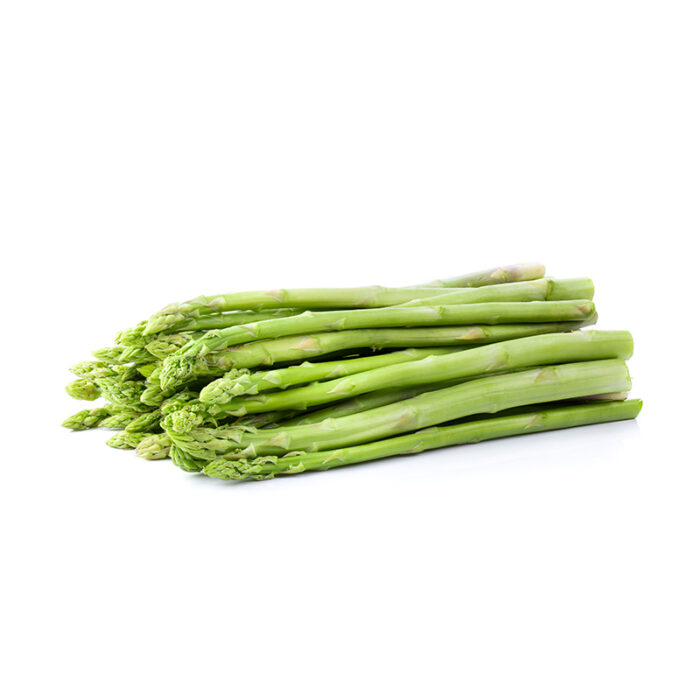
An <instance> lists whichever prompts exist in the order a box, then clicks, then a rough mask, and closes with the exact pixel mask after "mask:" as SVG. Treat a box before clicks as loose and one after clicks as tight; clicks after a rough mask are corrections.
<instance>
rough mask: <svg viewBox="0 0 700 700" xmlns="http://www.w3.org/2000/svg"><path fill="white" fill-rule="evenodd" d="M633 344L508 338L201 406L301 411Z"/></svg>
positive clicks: (591, 334)
mask: <svg viewBox="0 0 700 700" xmlns="http://www.w3.org/2000/svg"><path fill="white" fill-rule="evenodd" d="M632 349H633V341H632V336H631V335H630V334H629V333H628V332H627V331H577V332H575V333H553V334H547V335H539V336H534V337H532V338H519V339H516V340H507V341H505V342H503V343H494V344H492V345H485V346H483V347H480V348H472V349H469V350H462V351H461V352H455V353H451V354H449V355H432V356H424V357H423V358H421V359H415V360H414V361H411V362H406V363H403V364H400V365H387V366H384V367H381V366H379V367H377V368H376V369H370V370H367V371H364V372H359V373H357V374H351V375H349V376H346V377H340V378H338V379H333V380H330V381H325V382H319V383H316V384H311V385H307V386H301V387H296V388H294V389H288V390H286V391H274V392H266V393H262V394H258V395H256V396H245V397H240V398H233V399H231V400H230V401H228V402H226V403H220V404H211V405H207V406H203V407H202V408H203V410H204V411H205V412H206V413H208V414H209V415H211V416H214V417H221V416H238V415H245V414H246V413H262V412H265V411H285V410H298V411H304V410H306V409H307V408H309V407H311V406H320V405H323V404H327V403H334V402H336V401H338V400H339V399H343V398H349V397H351V396H357V395H359V394H366V393H369V392H371V391H379V390H381V389H390V388H399V387H410V386H415V385H420V384H431V383H434V382H443V381H449V380H452V379H468V378H471V377H475V376H478V375H484V374H491V373H494V372H503V371H513V370H517V369H523V368H525V367H537V366H540V365H548V364H560V363H563V362H583V361H587V360H606V359H613V358H619V359H625V360H626V359H629V358H630V357H631V356H632ZM277 371H278V372H282V373H284V372H285V370H277ZM270 374H274V372H271V373H270Z"/></svg>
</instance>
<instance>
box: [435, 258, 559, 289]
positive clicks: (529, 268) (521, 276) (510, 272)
mask: <svg viewBox="0 0 700 700" xmlns="http://www.w3.org/2000/svg"><path fill="white" fill-rule="evenodd" d="M544 272H545V270H544V265H540V264H539V263H520V264H517V265H506V266H505V267H494V268H491V269H490V270H481V271H479V272H470V273H467V274H466V275H461V276H460V277H452V278H450V279H445V280H435V281H434V282H428V283H427V284H426V285H424V286H425V287H484V286H486V285H491V284H504V283H507V282H522V281H523V280H536V279H539V278H540V277H544Z"/></svg>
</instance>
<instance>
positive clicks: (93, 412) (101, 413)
mask: <svg viewBox="0 0 700 700" xmlns="http://www.w3.org/2000/svg"><path fill="white" fill-rule="evenodd" d="M108 416H110V410H109V409H108V408H107V407H106V406H100V407H99V408H86V409H83V410H82V411H78V412H77V413H75V414H73V415H72V416H69V417H68V418H66V420H64V421H63V427H64V428H69V429H70V430H90V429H91V428H96V427H97V426H98V425H99V424H100V422H101V421H103V420H104V419H105V418H107V417H108Z"/></svg>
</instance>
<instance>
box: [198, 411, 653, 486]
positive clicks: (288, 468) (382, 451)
mask: <svg viewBox="0 0 700 700" xmlns="http://www.w3.org/2000/svg"><path fill="white" fill-rule="evenodd" d="M641 408H642V402H641V401H639V400H630V401H611V402H600V403H590V404H568V405H561V406H556V405H554V406H551V405H550V406H545V407H542V408H533V409H528V410H523V409H519V410H518V412H517V413H510V414H507V415H496V416H493V417H490V418H484V419H480V420H469V421H464V422H460V423H458V424H456V425H449V426H437V427H431V428H427V429H425V430H420V431H418V432H415V433H409V434H408V435H401V436H399V437H393V438H388V439H385V440H378V441H376V442H370V443H367V444H364V445H357V446H354V447H344V448H340V449H337V450H331V451H324V452H303V453H300V454H293V455H287V456H285V457H274V456H267V457H258V458H256V459H241V460H227V459H217V460H215V461H212V462H208V463H207V464H205V466H204V468H203V471H204V473H205V474H207V475H208V476H213V477H216V478H219V479H225V480H228V479H236V480H240V479H255V480H260V479H268V478H270V477H273V476H279V475H281V474H298V473H299V472H304V471H309V470H326V469H330V468H332V467H341V466H346V465H350V464H358V463H360V462H367V461H370V460H373V459H381V458H383V457H392V456H394V455H405V454H409V455H410V454H417V453H420V452H423V451H424V450H432V449H435V448H438V447H447V446H448V445H462V444H465V443H476V442H481V441H483V440H492V439H494V438H500V437H507V436H511V435H525V434H528V433H539V432H544V431H548V430H559V429H561V428H571V427H574V426H580V425H591V424H594V423H608V422H611V421H620V420H629V419H632V418H636V417H637V415H638V414H639V411H640V410H641Z"/></svg>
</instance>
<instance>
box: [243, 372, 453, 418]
mask: <svg viewBox="0 0 700 700" xmlns="http://www.w3.org/2000/svg"><path fill="white" fill-rule="evenodd" d="M456 383H458V382H446V383H441V384H438V385H435V384H423V385H421V386H413V387H410V388H408V389H405V388H401V389H383V390H382V391H372V392H370V393H369V394H362V395H361V396H355V397H353V398H352V399H347V400H345V401H340V402H338V403H334V404H331V405H330V406H324V407H323V408H321V409H319V410H317V411H308V412H306V413H304V412H302V413H299V412H295V415H293V416H291V417H289V418H285V419H282V420H279V421H276V424H277V425H278V426H279V427H285V426H290V425H310V424H312V423H322V422H323V421H324V420H326V419H327V418H342V417H343V416H350V415H352V414H353V413H361V412H362V411H369V410H370V409H371V408H379V407H380V406H388V405H389V404H390V403H396V402H397V401H405V400H406V399H411V398H413V397H414V396H418V394H424V393H426V392H428V391H435V390H436V389H442V388H444V387H445V386H452V385H453V384H456ZM259 415H263V416H267V415H269V414H267V413H262V414H260V413H249V414H247V415H245V416H241V418H239V419H238V420H239V421H240V420H244V419H246V418H248V419H249V418H255V417H256V416H259Z"/></svg>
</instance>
